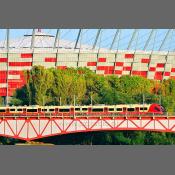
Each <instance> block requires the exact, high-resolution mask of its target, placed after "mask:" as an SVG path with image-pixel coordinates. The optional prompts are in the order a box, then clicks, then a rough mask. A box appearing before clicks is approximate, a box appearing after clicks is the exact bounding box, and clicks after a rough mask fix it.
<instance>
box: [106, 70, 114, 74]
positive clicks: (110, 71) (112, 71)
mask: <svg viewBox="0 0 175 175" xmlns="http://www.w3.org/2000/svg"><path fill="white" fill-rule="evenodd" d="M104 74H114V70H105V72H104Z"/></svg>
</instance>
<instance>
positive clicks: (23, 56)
mask: <svg viewBox="0 0 175 175" xmlns="http://www.w3.org/2000/svg"><path fill="white" fill-rule="evenodd" d="M32 56H33V54H32V53H22V54H21V58H32Z"/></svg>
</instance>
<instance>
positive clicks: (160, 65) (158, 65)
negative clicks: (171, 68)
mask: <svg viewBox="0 0 175 175" xmlns="http://www.w3.org/2000/svg"><path fill="white" fill-rule="evenodd" d="M164 66H165V64H164V63H157V67H164Z"/></svg>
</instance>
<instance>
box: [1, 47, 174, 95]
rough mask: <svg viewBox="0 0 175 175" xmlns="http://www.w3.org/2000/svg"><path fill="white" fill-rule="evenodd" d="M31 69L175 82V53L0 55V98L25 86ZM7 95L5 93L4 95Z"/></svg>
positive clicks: (25, 53)
mask: <svg viewBox="0 0 175 175" xmlns="http://www.w3.org/2000/svg"><path fill="white" fill-rule="evenodd" d="M34 65H42V66H44V67H46V68H51V67H55V68H57V69H66V68H68V67H73V68H77V67H88V68H89V69H90V70H92V71H94V72H96V73H97V74H100V75H116V76H119V77H120V76H122V75H131V76H134V75H138V76H142V77H146V78H148V79H154V80H163V79H168V78H175V53H169V54H168V55H167V53H164V52H157V53H154V54H151V53H149V52H143V51H140V52H137V53H133V52H131V51H130V52H129V51H127V52H124V51H121V52H120V51H119V52H118V53H112V52H110V53H109V52H104V53H96V52H92V51H91V52H90V51H84V52H81V53H79V52H78V51H77V50H76V51H72V50H68V51H67V50H65V51H63V50H60V51H59V52H57V51H56V50H54V49H53V50H51V49H48V50H40V51H35V52H32V51H31V50H29V49H26V50H24V49H23V51H20V50H18V51H14V52H12V51H11V52H9V53H8V54H7V53H5V52H1V51H0V96H7V95H8V96H12V95H13V92H14V91H15V89H16V88H20V87H22V86H23V85H24V84H25V77H24V73H23V71H24V70H30V69H31V68H32V66H34ZM7 92H8V93H7Z"/></svg>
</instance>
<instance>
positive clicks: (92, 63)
mask: <svg viewBox="0 0 175 175" xmlns="http://www.w3.org/2000/svg"><path fill="white" fill-rule="evenodd" d="M96 65H97V62H88V63H87V66H96Z"/></svg>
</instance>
